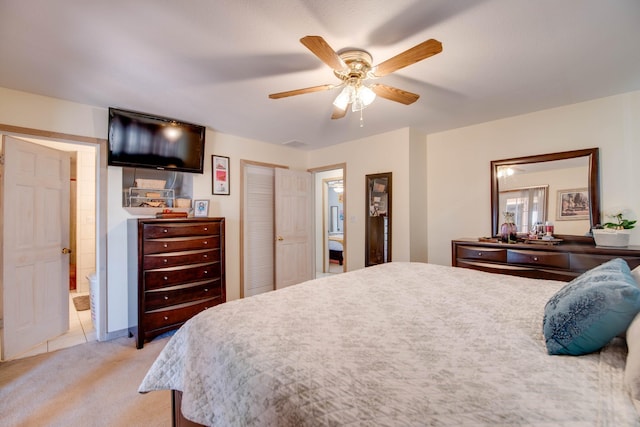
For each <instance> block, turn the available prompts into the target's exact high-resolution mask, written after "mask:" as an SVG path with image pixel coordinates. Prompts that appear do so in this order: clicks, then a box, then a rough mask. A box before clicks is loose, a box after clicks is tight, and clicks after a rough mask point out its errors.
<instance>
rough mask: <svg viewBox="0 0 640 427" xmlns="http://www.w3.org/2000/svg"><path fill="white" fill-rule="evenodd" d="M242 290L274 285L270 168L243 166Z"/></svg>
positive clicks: (267, 288)
mask: <svg viewBox="0 0 640 427" xmlns="http://www.w3.org/2000/svg"><path fill="white" fill-rule="evenodd" d="M244 183H245V184H244V186H245V188H244V191H245V193H244V194H245V195H244V197H245V200H244V215H243V232H244V233H243V234H244V236H243V238H244V241H243V245H244V262H243V264H244V281H243V283H244V293H243V296H245V297H248V296H251V295H257V294H261V293H263V292H268V291H272V290H274V289H275V270H274V268H275V266H274V263H275V256H274V240H273V236H274V234H275V229H274V207H273V203H274V202H273V201H274V168H272V167H264V166H256V165H249V164H247V165H245V167H244Z"/></svg>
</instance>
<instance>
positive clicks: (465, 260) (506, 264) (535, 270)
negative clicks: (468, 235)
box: [451, 239, 640, 281]
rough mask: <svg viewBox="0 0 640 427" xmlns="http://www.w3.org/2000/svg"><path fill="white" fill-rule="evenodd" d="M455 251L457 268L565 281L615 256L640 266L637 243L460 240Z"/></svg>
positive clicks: (454, 244)
mask: <svg viewBox="0 0 640 427" xmlns="http://www.w3.org/2000/svg"><path fill="white" fill-rule="evenodd" d="M451 252H452V254H451V261H452V265H453V266H454V267H465V268H472V269H475V270H482V271H488V272H491V273H500V274H511V275H515V276H524V277H532V278H538V279H553V280H564V281H570V280H572V279H573V278H575V277H577V276H579V275H580V274H582V273H584V272H585V271H587V270H589V269H591V268H593V267H595V266H597V265H600V264H602V263H603V262H606V261H609V260H610V259H613V258H623V259H624V260H626V261H627V264H629V267H630V268H631V269H633V268H635V267H637V266H638V265H640V247H637V246H635V247H634V246H630V247H628V248H604V247H598V246H595V245H593V244H588V243H572V244H560V245H556V246H547V245H539V244H525V243H516V244H507V243H493V242H479V241H477V240H473V239H459V240H453V241H452V242H451Z"/></svg>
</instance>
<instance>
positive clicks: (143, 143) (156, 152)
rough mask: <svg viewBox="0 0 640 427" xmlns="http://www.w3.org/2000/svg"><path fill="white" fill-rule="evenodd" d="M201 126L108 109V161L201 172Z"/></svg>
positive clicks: (114, 164)
mask: <svg viewBox="0 0 640 427" xmlns="http://www.w3.org/2000/svg"><path fill="white" fill-rule="evenodd" d="M204 143H205V127H204V126H200V125H195V124H191V123H185V122H181V121H178V120H174V119H170V118H167V117H160V116H155V115H151V114H145V113H139V112H135V111H127V110H122V109H119V108H109V149H108V153H109V155H108V160H107V162H108V164H109V165H111V166H126V167H133V168H148V169H166V170H169V171H178V172H192V173H203V170H204V169H203V168H204Z"/></svg>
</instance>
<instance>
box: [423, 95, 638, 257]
mask: <svg viewBox="0 0 640 427" xmlns="http://www.w3.org/2000/svg"><path fill="white" fill-rule="evenodd" d="M591 147H599V148H600V173H601V175H600V189H601V195H602V198H601V199H602V200H601V205H602V208H603V210H604V211H605V212H606V211H608V210H609V209H612V208H613V207H617V206H620V207H627V208H630V209H632V210H633V211H634V212H635V215H640V190H638V183H639V182H640V168H638V167H637V162H638V159H640V92H630V93H625V94H622V95H616V96H611V97H607V98H601V99H597V100H593V101H589V102H584V103H579V104H573V105H568V106H564V107H560V108H553V109H549V110H544V111H539V112H536V113H531V114H526V115H522V116H517V117H512V118H508V119H503V120H498V121H494V122H488V123H483V124H480V125H476V126H469V127H465V128H460V129H455V130H452V131H448V132H442V133H437V134H430V135H428V137H427V184H428V187H429V191H428V194H427V205H428V217H427V224H428V230H429V237H428V250H429V262H432V263H436V264H444V265H450V264H451V240H452V239H455V238H458V237H478V236H487V235H489V234H490V232H491V206H490V194H491V188H490V162H491V160H497V159H506V158H511V157H520V156H527V155H534V154H543V153H551V152H557V151H566V150H576V149H581V148H591ZM603 219H606V218H603ZM631 244H634V245H638V244H640V231H638V229H637V228H636V229H634V230H633V232H632V235H631Z"/></svg>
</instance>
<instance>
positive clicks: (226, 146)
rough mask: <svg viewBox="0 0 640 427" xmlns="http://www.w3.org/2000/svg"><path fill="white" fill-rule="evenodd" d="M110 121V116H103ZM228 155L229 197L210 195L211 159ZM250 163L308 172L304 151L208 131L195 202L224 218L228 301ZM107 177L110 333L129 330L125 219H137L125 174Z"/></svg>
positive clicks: (236, 294)
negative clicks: (126, 200) (128, 201)
mask: <svg viewBox="0 0 640 427" xmlns="http://www.w3.org/2000/svg"><path fill="white" fill-rule="evenodd" d="M105 119H106V112H105ZM213 154H215V155H219V156H227V157H229V160H230V165H229V169H230V170H229V172H230V187H229V188H230V193H231V194H230V195H229V196H214V195H212V194H211V156H212V155H213ZM241 159H242V160H251V161H256V162H264V163H271V164H278V165H286V166H289V168H290V169H294V170H305V169H306V153H305V152H302V151H299V150H295V149H292V148H288V147H282V146H274V145H273V144H266V143H263V142H260V141H255V140H250V139H244V138H240V137H236V136H233V135H227V134H222V133H218V132H214V131H211V130H210V129H207V134H206V147H205V169H204V174H202V175H199V174H194V175H193V198H194V199H209V216H211V217H224V218H225V255H226V257H225V260H226V280H227V300H234V299H238V298H240V160H241ZM108 173H109V201H108V203H109V231H108V236H109V247H108V260H109V261H108V262H109V264H108V265H109V282H108V283H109V298H108V301H109V302H110V304H109V306H108V313H109V319H110V321H109V331H119V330H123V329H125V328H127V327H128V325H127V307H126V304H113V301H127V300H128V297H127V286H126V283H127V271H126V268H122V267H121V266H126V265H127V258H126V257H127V254H126V234H127V224H126V222H127V219H129V218H135V216H133V215H130V214H129V213H128V212H127V211H126V210H125V209H124V208H123V207H122V194H121V191H122V190H121V189H122V173H121V169H120V168H117V167H110V168H109V170H108Z"/></svg>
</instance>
